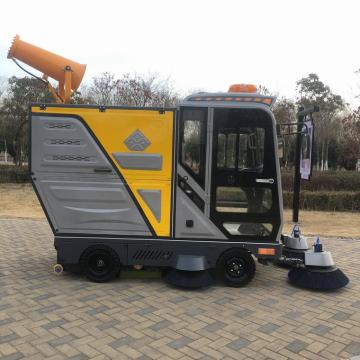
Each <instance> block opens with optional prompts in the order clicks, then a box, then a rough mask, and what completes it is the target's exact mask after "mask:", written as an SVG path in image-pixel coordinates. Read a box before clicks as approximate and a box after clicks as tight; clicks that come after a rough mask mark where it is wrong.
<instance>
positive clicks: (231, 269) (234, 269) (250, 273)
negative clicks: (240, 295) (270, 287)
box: [216, 249, 256, 287]
mask: <svg viewBox="0 0 360 360" xmlns="http://www.w3.org/2000/svg"><path fill="white" fill-rule="evenodd" d="M216 268H217V273H218V277H219V278H220V280H221V281H222V282H223V283H225V284H226V285H228V286H232V287H241V286H245V285H246V284H248V283H249V282H250V281H251V280H252V278H253V277H254V275H255V270H256V265H255V261H254V259H253V257H252V256H251V254H250V253H249V252H247V251H246V250H241V249H231V250H228V251H225V252H224V253H223V254H222V255H221V256H220V258H219V260H218V262H217V266H216Z"/></svg>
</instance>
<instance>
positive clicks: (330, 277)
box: [288, 237, 349, 291]
mask: <svg viewBox="0 0 360 360" xmlns="http://www.w3.org/2000/svg"><path fill="white" fill-rule="evenodd" d="M304 265H305V266H300V267H299V266H298V267H294V268H292V269H291V270H290V271H289V274H288V277H289V281H290V282H291V283H292V284H294V285H296V286H299V287H303V288H307V289H312V290H320V291H329V290H337V289H340V288H342V287H344V286H346V285H347V284H348V283H349V279H348V277H347V276H346V275H345V274H344V273H343V272H342V271H341V270H340V269H338V268H337V267H336V266H335V263H334V260H333V259H332V256H331V253H330V252H329V251H324V250H323V247H322V244H321V242H320V238H319V237H318V238H317V240H316V242H315V244H314V246H313V248H312V249H310V250H307V251H305V252H304Z"/></svg>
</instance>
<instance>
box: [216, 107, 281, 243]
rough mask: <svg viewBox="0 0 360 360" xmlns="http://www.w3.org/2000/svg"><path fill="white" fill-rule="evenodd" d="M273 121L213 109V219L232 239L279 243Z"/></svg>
mask: <svg viewBox="0 0 360 360" xmlns="http://www.w3.org/2000/svg"><path fill="white" fill-rule="evenodd" d="M273 129H274V125H273V119H272V117H271V116H270V115H269V114H268V113H267V112H265V111H264V110H261V109H246V108H244V109H223V108H217V109H214V118H213V135H212V136H213V160H212V176H211V205H210V217H211V220H212V221H213V222H214V223H215V224H216V225H217V227H218V228H219V229H220V230H221V231H222V232H223V233H224V234H225V235H226V237H227V238H230V239H239V240H244V241H245V240H246V241H276V238H277V234H278V232H279V229H280V226H281V209H280V201H279V187H278V170H277V168H278V166H277V161H278V160H277V158H276V153H275V145H274V130H273Z"/></svg>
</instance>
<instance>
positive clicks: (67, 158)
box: [51, 155, 91, 161]
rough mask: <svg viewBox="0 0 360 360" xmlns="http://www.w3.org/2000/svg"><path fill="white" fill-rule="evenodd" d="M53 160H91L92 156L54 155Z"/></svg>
mask: <svg viewBox="0 0 360 360" xmlns="http://www.w3.org/2000/svg"><path fill="white" fill-rule="evenodd" d="M51 160H55V161H91V158H90V156H78V155H53V156H52V159H51Z"/></svg>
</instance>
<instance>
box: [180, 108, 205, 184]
mask: <svg viewBox="0 0 360 360" xmlns="http://www.w3.org/2000/svg"><path fill="white" fill-rule="evenodd" d="M180 137H181V139H180V141H181V148H180V161H181V164H182V165H183V166H184V168H185V169H186V170H187V171H188V172H189V173H190V175H191V176H193V177H194V179H195V180H196V181H197V182H198V183H199V184H200V185H201V186H204V175H205V155H206V109H184V110H183V111H182V113H181V123H180Z"/></svg>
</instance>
